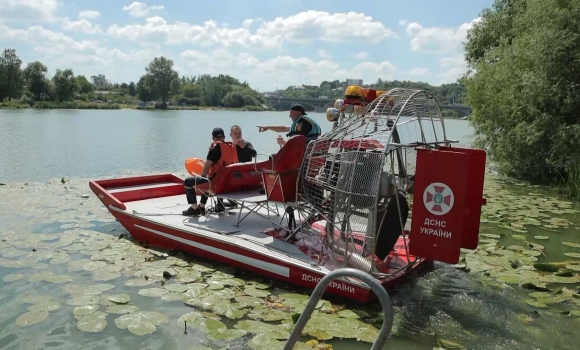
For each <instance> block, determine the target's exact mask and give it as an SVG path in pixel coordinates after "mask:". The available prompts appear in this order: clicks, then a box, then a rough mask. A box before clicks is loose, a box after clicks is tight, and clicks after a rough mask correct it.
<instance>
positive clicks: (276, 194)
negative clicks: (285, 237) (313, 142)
mask: <svg viewBox="0 0 580 350" xmlns="http://www.w3.org/2000/svg"><path fill="white" fill-rule="evenodd" d="M305 150H306V137H305V136H303V135H295V136H292V137H291V138H289V139H288V141H287V142H286V144H285V145H284V146H282V148H281V149H280V151H278V153H276V155H275V156H274V157H273V159H272V161H271V162H270V161H267V162H263V163H261V164H260V166H257V167H256V168H257V170H258V171H260V172H261V174H262V179H263V182H264V189H265V192H266V198H267V200H268V201H271V202H278V203H289V202H294V201H296V183H297V181H298V176H299V174H300V167H301V166H302V160H303V158H304V151H305Z"/></svg>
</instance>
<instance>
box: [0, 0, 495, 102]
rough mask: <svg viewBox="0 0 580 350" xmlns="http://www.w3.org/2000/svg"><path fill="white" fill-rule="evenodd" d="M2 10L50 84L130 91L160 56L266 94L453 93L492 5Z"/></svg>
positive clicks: (222, 4)
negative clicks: (352, 90)
mask: <svg viewBox="0 0 580 350" xmlns="http://www.w3.org/2000/svg"><path fill="white" fill-rule="evenodd" d="M0 3H1V6H0V38H2V39H1V43H2V44H1V46H2V47H6V48H8V47H9V48H14V49H16V50H17V54H18V55H19V56H20V58H21V59H22V61H23V62H24V64H23V65H24V66H25V65H26V63H28V62H32V61H36V60H40V61H42V62H43V63H45V64H46V65H47V66H48V68H49V74H50V75H52V74H54V72H55V70H56V69H66V68H72V69H73V70H74V72H75V74H83V75H86V76H91V75H96V74H105V75H106V76H107V78H109V79H110V80H111V81H113V82H118V83H122V82H127V83H128V82H130V81H135V82H136V81H137V80H138V79H139V77H140V76H141V75H142V74H143V73H144V71H145V66H146V65H147V64H148V62H150V61H151V60H152V59H153V58H154V57H156V56H161V55H163V56H166V57H168V58H171V59H173V60H174V62H175V68H176V70H177V71H178V72H179V73H180V74H185V75H199V74H206V73H207V74H212V75H214V74H220V73H223V74H230V75H233V76H235V77H236V78H239V79H240V80H246V81H248V83H250V84H251V85H252V86H253V87H255V88H258V89H259V90H260V91H269V90H273V89H275V88H276V87H278V88H285V87H287V86H290V85H298V84H303V83H314V84H319V83H320V82H321V81H323V80H334V79H340V80H344V79H347V78H362V79H363V80H364V81H365V83H366V82H372V81H376V80H377V79H378V78H381V79H383V80H392V79H399V80H415V81H425V82H429V83H431V84H434V85H440V84H442V83H450V82H454V81H456V79H457V77H459V76H460V75H461V74H462V73H463V72H464V71H465V64H464V60H463V46H462V43H463V42H464V41H465V36H466V33H467V31H468V29H469V28H470V26H471V25H472V24H473V23H475V22H476V21H477V20H478V16H479V14H480V13H481V10H482V9H483V8H484V7H489V6H491V4H492V0H439V1H430V0H409V1H406V2H402V1H401V2H395V1H374V2H373V1H368V2H366V3H364V2H363V3H358V4H359V5H356V2H354V1H342V0H333V1H331V0H316V1H315V0H311V1H304V0H278V1H258V0H248V1H241V0H238V1H230V0H213V1H199V0H197V1H185V0H181V1H171V0H166V1H161V0H159V1H153V0H147V1H144V2H134V1H119V0H117V1H113V0H100V1H84V0H83V1H81V0H0ZM361 4H362V5H361Z"/></svg>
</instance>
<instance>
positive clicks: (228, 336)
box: [208, 329, 247, 341]
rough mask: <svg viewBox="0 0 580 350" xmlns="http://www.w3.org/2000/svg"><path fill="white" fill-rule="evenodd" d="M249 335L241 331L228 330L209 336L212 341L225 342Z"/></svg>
mask: <svg viewBox="0 0 580 350" xmlns="http://www.w3.org/2000/svg"><path fill="white" fill-rule="evenodd" d="M246 334H247V333H246V332H245V331H242V330H240V329H226V330H225V331H223V332H211V333H209V334H208V338H209V339H211V340H225V341H232V340H236V339H238V338H241V337H243V336H244V335H246Z"/></svg>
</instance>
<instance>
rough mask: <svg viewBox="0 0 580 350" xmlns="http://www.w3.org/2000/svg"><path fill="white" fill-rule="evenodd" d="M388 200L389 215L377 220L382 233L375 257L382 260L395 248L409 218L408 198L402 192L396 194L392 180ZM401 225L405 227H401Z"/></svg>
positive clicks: (378, 236)
mask: <svg viewBox="0 0 580 350" xmlns="http://www.w3.org/2000/svg"><path fill="white" fill-rule="evenodd" d="M387 199H388V201H389V203H388V204H387V213H386V214H385V215H384V216H382V217H380V216H379V218H378V220H377V221H378V225H380V231H379V232H378V235H377V245H376V251H375V255H376V256H377V257H378V258H379V259H381V260H384V259H385V258H386V257H387V255H389V253H390V252H391V250H393V248H394V247H395V244H396V243H397V241H398V240H399V237H400V236H401V234H402V233H403V228H404V226H405V223H406V222H407V218H408V216H409V204H408V203H407V198H406V197H405V195H404V193H403V192H402V191H396V193H395V186H394V184H393V183H392V181H391V180H389V182H388V184H387ZM379 213H383V211H380V210H379ZM399 213H400V215H399ZM381 219H382V220H381ZM401 223H402V224H403V227H401ZM377 229H379V226H377Z"/></svg>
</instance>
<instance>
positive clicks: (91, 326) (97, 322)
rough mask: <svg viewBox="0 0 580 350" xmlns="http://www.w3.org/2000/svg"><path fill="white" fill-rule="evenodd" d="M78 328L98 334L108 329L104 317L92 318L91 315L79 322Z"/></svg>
mask: <svg viewBox="0 0 580 350" xmlns="http://www.w3.org/2000/svg"><path fill="white" fill-rule="evenodd" d="M77 327H78V329H80V330H81V331H84V332H90V333H97V332H100V331H102V330H103V329H105V328H106V327H107V319H106V318H104V317H98V316H97V317H91V315H89V316H86V317H83V318H82V319H80V320H78V322H77Z"/></svg>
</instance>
